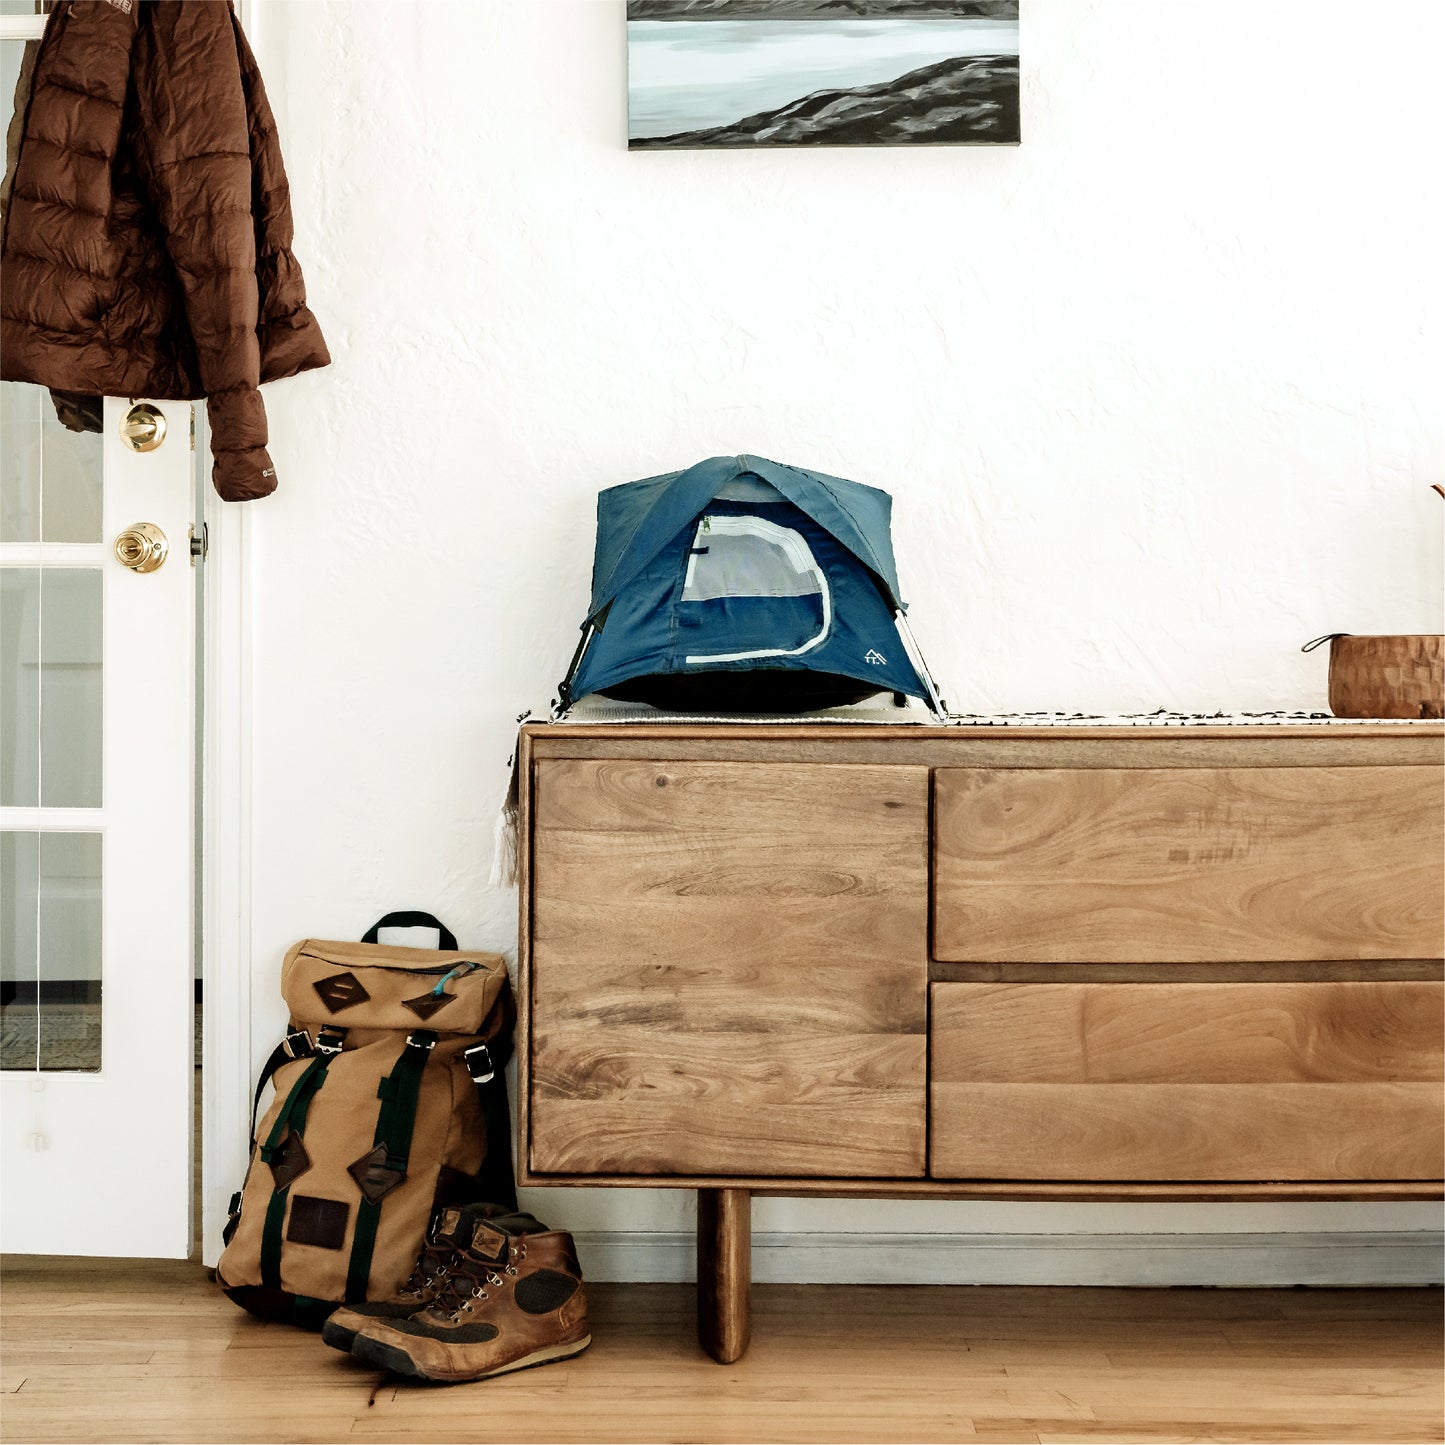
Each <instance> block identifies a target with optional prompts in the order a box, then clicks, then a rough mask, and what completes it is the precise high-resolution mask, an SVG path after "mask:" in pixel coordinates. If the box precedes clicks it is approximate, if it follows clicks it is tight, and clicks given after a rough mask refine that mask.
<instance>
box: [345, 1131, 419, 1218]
mask: <svg viewBox="0 0 1445 1445" xmlns="http://www.w3.org/2000/svg"><path fill="white" fill-rule="evenodd" d="M346 1172H347V1173H348V1174H349V1175H351V1177H352V1178H353V1179H354V1180H356V1187H357V1188H358V1189H359V1190H361V1193H362V1197H363V1198H364V1199H365V1200H366V1202H367V1203H368V1204H380V1203H381V1201H382V1200H383V1199H385V1198H386V1196H387V1195H388V1194H390V1193H391V1191H392V1190H393V1189H395V1188H396V1186H397V1185H398V1184H400V1183H401V1181H402V1180H403V1179H405V1178H406V1171H405V1170H402V1169H388V1168H387V1167H386V1145H385V1144H378V1145H377V1146H376V1148H375V1149H373V1150H372V1151H371V1153H370V1154H363V1155H362V1156H361V1158H360V1159H358V1160H357V1161H356V1163H355V1164H350V1165H348V1166H347V1169H346Z"/></svg>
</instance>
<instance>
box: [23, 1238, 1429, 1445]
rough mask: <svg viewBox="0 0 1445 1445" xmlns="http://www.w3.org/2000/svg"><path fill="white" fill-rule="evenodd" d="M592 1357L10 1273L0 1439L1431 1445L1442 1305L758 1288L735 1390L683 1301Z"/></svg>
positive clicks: (1194, 1294)
mask: <svg viewBox="0 0 1445 1445" xmlns="http://www.w3.org/2000/svg"><path fill="white" fill-rule="evenodd" d="M592 1299H593V1308H592V1327H593V1341H594V1343H593V1345H592V1348H591V1349H590V1350H588V1351H587V1353H586V1354H584V1355H582V1356H580V1357H579V1358H577V1359H575V1360H571V1361H567V1362H564V1363H562V1364H557V1365H550V1366H545V1367H543V1368H540V1369H537V1370H530V1371H526V1372H524V1373H522V1374H517V1375H510V1376H506V1377H504V1378H501V1379H497V1380H493V1381H487V1382H481V1383H478V1384H474V1385H459V1386H452V1387H432V1386H423V1385H416V1384H412V1383H406V1382H400V1381H398V1380H396V1379H395V1378H387V1377H383V1376H381V1375H379V1374H378V1373H376V1372H374V1371H370V1370H364V1369H362V1368H360V1367H359V1366H356V1365H354V1364H352V1363H351V1361H350V1360H349V1359H348V1358H347V1357H345V1356H343V1355H341V1354H338V1353H337V1352H336V1351H334V1350H331V1349H328V1348H327V1347H326V1346H324V1345H323V1344H322V1343H321V1342H320V1340H319V1339H317V1338H316V1337H315V1336H312V1335H308V1334H304V1333H300V1332H298V1331H296V1330H293V1329H290V1328H287V1327H284V1326H279V1325H267V1324H261V1323H259V1322H257V1321H255V1320H252V1319H250V1318H248V1317H247V1316H245V1315H243V1314H242V1313H241V1312H240V1311H239V1310H237V1309H236V1308H235V1307H234V1306H233V1305H231V1304H230V1303H229V1302H228V1301H227V1300H225V1299H224V1298H223V1297H222V1296H221V1295H220V1294H219V1293H218V1292H217V1291H216V1290H215V1288H214V1287H213V1286H211V1285H210V1284H208V1283H207V1280H206V1278H205V1274H204V1272H203V1271H202V1270H201V1268H200V1267H199V1266H198V1265H195V1264H135V1263H129V1262H124V1261H120V1262H107V1261H83V1260H43V1259H14V1260H10V1261H7V1263H6V1266H5V1272H4V1294H3V1302H0V1310H3V1339H0V1374H3V1389H4V1391H5V1392H6V1393H4V1394H3V1395H0V1408H3V1416H0V1435H3V1439H4V1440H5V1441H16V1442H18V1441H27V1442H29V1441H79V1440H88V1441H116V1442H119V1441H185V1442H193V1441H335V1440H360V1441H368V1440H369V1441H589V1440H595V1441H853V1440H858V1441H894V1440H900V1441H934V1440H961V1441H973V1440H978V1441H1143V1440H1149V1441H1165V1440H1171V1441H1172V1440H1191V1441H1192V1440H1200V1441H1235V1440H1238V1441H1247V1440H1264V1441H1277V1440H1314V1441H1361V1442H1365V1441H1368V1442H1374V1445H1378V1442H1383V1441H1439V1440H1440V1439H1441V1438H1442V1431H1441V1419H1442V1398H1441V1370H1440V1367H1441V1321H1440V1311H1441V1294H1440V1292H1439V1291H1438V1290H1123V1289H1119V1290H1104V1289H1032V1288H1014V1289H1000V1288H944V1287H939V1288H926V1287H914V1286H895V1287H892V1288H878V1287H865V1286H856V1287H847V1286H835V1285H827V1286H824V1285H817V1286H813V1285H809V1286H802V1285H774V1286H761V1287H759V1288H758V1289H757V1290H756V1316H755V1321H754V1333H753V1345H752V1349H751V1351H750V1352H749V1354H748V1355H747V1357H746V1358H745V1359H744V1360H743V1361H742V1362H741V1363H739V1364H737V1365H733V1366H727V1367H725V1366H721V1365H715V1364H713V1363H712V1362H711V1361H710V1360H708V1359H706V1358H704V1357H703V1356H702V1355H701V1354H700V1353H699V1352H698V1349H697V1345H696V1343H695V1340H694V1335H693V1292H692V1290H691V1288H690V1287H688V1286H683V1285H596V1286H593V1287H592Z"/></svg>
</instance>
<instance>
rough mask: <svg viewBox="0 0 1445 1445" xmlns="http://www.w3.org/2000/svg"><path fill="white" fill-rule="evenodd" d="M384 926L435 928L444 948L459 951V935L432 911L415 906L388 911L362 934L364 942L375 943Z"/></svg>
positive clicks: (449, 951) (447, 950)
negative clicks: (419, 910)
mask: <svg viewBox="0 0 1445 1445" xmlns="http://www.w3.org/2000/svg"><path fill="white" fill-rule="evenodd" d="M383 928H435V929H436V931H437V934H438V935H439V941H440V944H441V947H442V949H443V950H444V951H445V952H447V953H455V952H456V951H457V936H456V934H455V933H453V932H452V931H451V929H450V928H448V927H447V926H446V924H445V923H443V922H442V921H441V919H440V918H438V917H436V915H435V914H432V913H421V912H418V911H417V910H416V909H414V908H403V909H402V910H401V911H400V912H399V913H388V914H385V915H384V916H382V917H381V918H378V919H377V920H376V922H375V923H373V924H372V925H371V927H370V928H368V929H367V930H366V932H365V933H363V934H362V935H361V941H362V942H363V943H375V942H376V940H377V935H378V934H380V932H381V930H382V929H383Z"/></svg>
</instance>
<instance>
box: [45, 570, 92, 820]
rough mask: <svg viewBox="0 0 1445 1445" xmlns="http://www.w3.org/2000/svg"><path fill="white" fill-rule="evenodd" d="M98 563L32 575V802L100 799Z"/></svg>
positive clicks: (84, 804) (75, 803)
mask: <svg viewBox="0 0 1445 1445" xmlns="http://www.w3.org/2000/svg"><path fill="white" fill-rule="evenodd" d="M101 589H102V579H101V573H100V570H99V568H91V567H83V568H82V567H74V568H70V567H65V568H62V567H51V568H47V569H45V571H44V572H43V573H42V575H41V580H40V599H41V603H40V657H41V665H40V805H41V806H42V807H44V808H98V807H100V805H101V778H100V768H101V723H102V717H101V704H102V698H101V690H102V680H101V667H102V651H101V648H102V632H101Z"/></svg>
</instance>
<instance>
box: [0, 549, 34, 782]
mask: <svg viewBox="0 0 1445 1445" xmlns="http://www.w3.org/2000/svg"><path fill="white" fill-rule="evenodd" d="M0 724H3V726H0V805H3V806H5V807H7V808H34V807H37V806H38V805H39V803H40V569H39V568H38V567H7V568H5V569H4V571H0Z"/></svg>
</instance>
